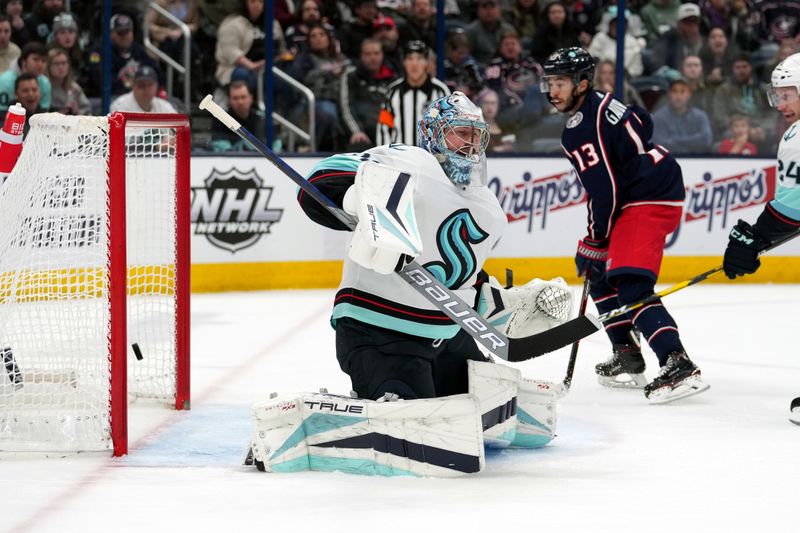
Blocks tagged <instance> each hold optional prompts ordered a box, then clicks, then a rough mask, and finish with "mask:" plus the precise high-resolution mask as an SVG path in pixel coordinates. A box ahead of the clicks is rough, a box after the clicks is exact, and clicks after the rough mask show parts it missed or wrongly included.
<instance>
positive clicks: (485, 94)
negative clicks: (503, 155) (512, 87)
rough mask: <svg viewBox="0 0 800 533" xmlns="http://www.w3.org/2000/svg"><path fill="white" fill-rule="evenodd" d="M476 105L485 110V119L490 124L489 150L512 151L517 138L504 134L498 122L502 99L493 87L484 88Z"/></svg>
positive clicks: (487, 149)
mask: <svg viewBox="0 0 800 533" xmlns="http://www.w3.org/2000/svg"><path fill="white" fill-rule="evenodd" d="M475 105H477V106H478V107H480V108H481V111H483V120H484V122H486V125H487V126H489V135H490V137H489V145H488V146H487V148H486V151H487V152H510V151H511V150H512V149H513V148H514V141H515V140H516V138H515V136H514V135H513V134H511V135H503V129H502V128H501V127H500V125H499V124H498V123H497V113H498V112H499V110H500V99H499V97H498V96H497V93H496V92H495V91H493V90H492V89H483V90H482V91H481V92H479V93H478V96H477V98H476V99H475Z"/></svg>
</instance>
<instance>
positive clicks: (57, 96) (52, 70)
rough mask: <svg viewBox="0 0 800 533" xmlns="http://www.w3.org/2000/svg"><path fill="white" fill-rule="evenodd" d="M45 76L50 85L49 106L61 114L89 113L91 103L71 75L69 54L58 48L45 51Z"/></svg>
mask: <svg viewBox="0 0 800 533" xmlns="http://www.w3.org/2000/svg"><path fill="white" fill-rule="evenodd" d="M47 78H48V79H49V80H50V84H51V85H52V90H53V96H52V100H51V102H50V107H51V109H52V110H53V111H57V112H59V113H61V114H63V115H91V114H92V105H91V104H90V103H89V99H88V98H86V95H85V94H84V93H83V89H82V88H81V86H80V85H78V84H77V83H76V82H75V80H74V79H73V76H72V64H71V63H70V59H69V55H67V52H66V51H65V50H62V49H60V48H51V49H50V50H49V51H48V52H47Z"/></svg>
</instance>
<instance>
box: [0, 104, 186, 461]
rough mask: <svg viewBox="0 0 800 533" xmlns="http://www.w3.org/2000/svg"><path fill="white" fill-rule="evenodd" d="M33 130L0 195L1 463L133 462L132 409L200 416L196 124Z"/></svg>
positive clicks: (99, 121)
mask: <svg viewBox="0 0 800 533" xmlns="http://www.w3.org/2000/svg"><path fill="white" fill-rule="evenodd" d="M30 123H31V130H30V132H29V134H28V136H27V137H26V140H25V143H24V146H23V152H22V155H21V156H20V160H19V161H18V163H17V165H16V167H15V168H14V171H13V172H12V173H11V175H10V176H9V179H8V180H7V182H6V183H5V184H4V185H3V186H2V189H0V350H2V351H1V352H0V353H2V354H3V366H4V369H5V372H4V374H5V375H2V376H0V451H48V452H50V451H54V452H72V451H89V450H107V449H111V450H112V451H113V454H114V455H115V456H118V455H124V454H125V453H127V449H128V435H127V426H128V424H127V419H128V409H127V408H128V400H129V399H131V398H148V399H152V400H155V401H159V402H164V403H168V404H170V405H171V406H173V407H175V408H176V409H188V408H189V392H190V385H189V298H190V285H189V271H190V252H189V231H190V230H189V227H190V207H189V203H190V198H189V197H190V161H189V159H190V130H189V120H188V118H187V117H186V116H185V115H178V114H131V113H114V114H112V115H109V116H108V117H66V116H63V115H59V114H56V113H48V114H42V115H34V116H32V117H31V118H30Z"/></svg>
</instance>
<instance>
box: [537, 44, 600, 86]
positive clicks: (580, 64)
mask: <svg viewBox="0 0 800 533" xmlns="http://www.w3.org/2000/svg"><path fill="white" fill-rule="evenodd" d="M594 67H595V63H594V58H593V57H592V56H591V55H590V54H589V52H587V51H586V50H584V49H583V48H580V47H578V46H571V47H569V48H559V49H558V50H556V51H555V52H553V53H552V54H550V56H549V57H548V58H547V60H546V61H545V62H544V76H543V77H542V80H541V83H540V88H541V90H542V92H543V93H547V92H549V91H550V82H549V80H548V78H549V77H550V76H572V81H573V82H574V83H575V85H578V84H579V83H580V82H581V80H588V81H589V87H591V86H592V82H593V80H594Z"/></svg>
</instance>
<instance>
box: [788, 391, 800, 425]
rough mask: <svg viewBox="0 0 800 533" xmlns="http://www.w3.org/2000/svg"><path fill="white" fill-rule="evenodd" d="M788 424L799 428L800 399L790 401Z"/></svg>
mask: <svg viewBox="0 0 800 533" xmlns="http://www.w3.org/2000/svg"><path fill="white" fill-rule="evenodd" d="M789 422H791V423H792V424H797V425H798V426H800V397H797V398H795V399H794V400H792V403H791V405H790V406H789Z"/></svg>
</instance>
